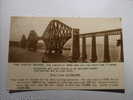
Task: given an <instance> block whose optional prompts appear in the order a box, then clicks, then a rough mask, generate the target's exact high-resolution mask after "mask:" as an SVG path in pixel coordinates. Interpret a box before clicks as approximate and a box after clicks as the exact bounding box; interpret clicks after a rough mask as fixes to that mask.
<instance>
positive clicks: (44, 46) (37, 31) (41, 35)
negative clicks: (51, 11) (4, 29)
mask: <svg viewBox="0 0 133 100" xmlns="http://www.w3.org/2000/svg"><path fill="white" fill-rule="evenodd" d="M121 21H122V19H121V18H72V17H15V16H14V17H11V24H10V25H11V26H10V27H11V29H10V40H9V59H8V61H9V63H15V62H17V63H95V62H96V63H100V62H101V63H104V62H123V61H124V57H123V37H122V34H123V33H122V27H121Z"/></svg>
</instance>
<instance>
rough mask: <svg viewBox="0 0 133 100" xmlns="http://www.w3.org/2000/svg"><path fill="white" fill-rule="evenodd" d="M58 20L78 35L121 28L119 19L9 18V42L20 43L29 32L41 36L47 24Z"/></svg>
mask: <svg viewBox="0 0 133 100" xmlns="http://www.w3.org/2000/svg"><path fill="white" fill-rule="evenodd" d="M53 19H56V20H59V21H61V22H63V23H65V24H66V25H68V26H70V27H72V28H79V29H80V34H83V33H90V32H97V31H104V30H111V29H118V28H121V26H122V25H121V18H78V17H75V18H74V17H73V18H72V17H66V18H65V17H17V16H16V17H15V16H14V17H11V26H10V28H11V32H10V40H11V41H20V39H21V37H22V35H23V34H24V35H25V36H26V38H27V37H28V35H29V32H30V30H35V31H36V32H37V34H38V36H42V35H43V33H44V31H45V29H46V27H47V25H48V23H49V22H50V21H51V20H53Z"/></svg>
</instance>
